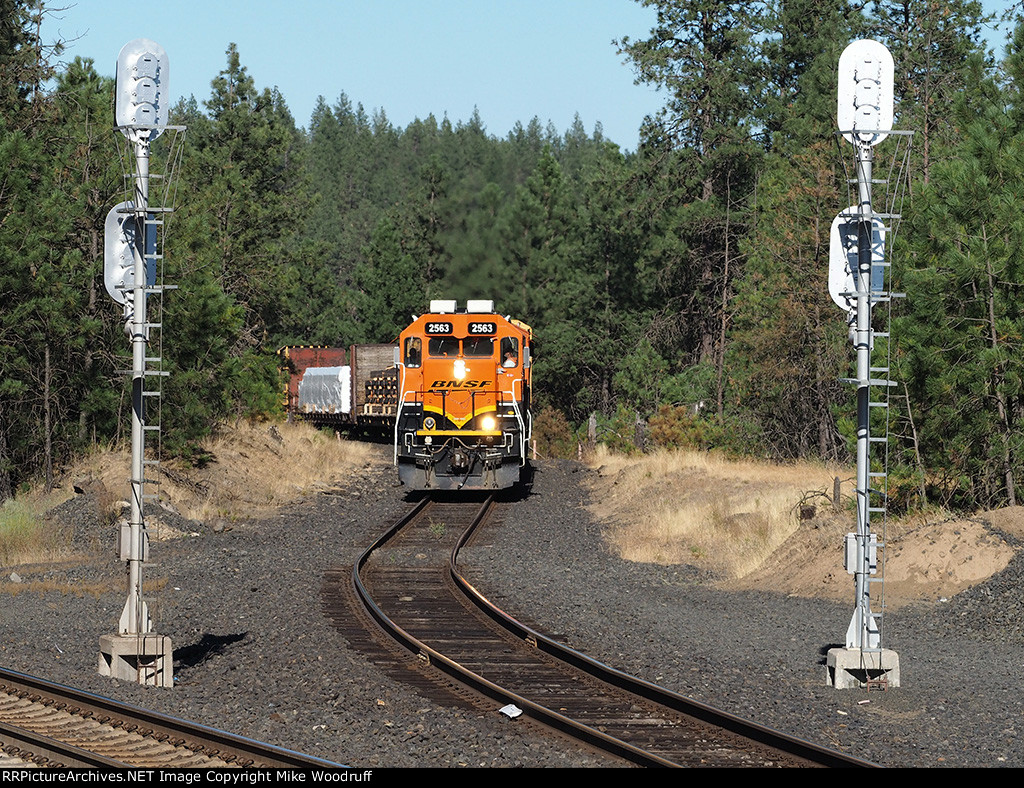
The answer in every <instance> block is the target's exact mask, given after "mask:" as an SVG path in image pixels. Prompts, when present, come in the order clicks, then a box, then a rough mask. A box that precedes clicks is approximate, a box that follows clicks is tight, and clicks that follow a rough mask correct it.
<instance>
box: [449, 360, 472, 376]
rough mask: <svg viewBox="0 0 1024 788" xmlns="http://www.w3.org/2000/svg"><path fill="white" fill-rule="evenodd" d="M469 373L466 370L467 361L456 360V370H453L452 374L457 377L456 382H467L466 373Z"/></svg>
mask: <svg viewBox="0 0 1024 788" xmlns="http://www.w3.org/2000/svg"><path fill="white" fill-rule="evenodd" d="M468 371H469V370H467V369H466V362H465V361H463V360H462V359H461V358H459V359H456V360H455V368H454V369H453V370H452V374H453V375H454V376H455V379H456V380H465V379H466V373H467V372H468Z"/></svg>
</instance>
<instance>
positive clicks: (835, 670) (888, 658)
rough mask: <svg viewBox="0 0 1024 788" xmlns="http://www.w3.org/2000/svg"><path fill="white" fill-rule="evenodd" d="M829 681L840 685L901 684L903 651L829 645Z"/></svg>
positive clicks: (875, 686) (882, 686) (873, 686)
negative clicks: (870, 649) (901, 656)
mask: <svg viewBox="0 0 1024 788" xmlns="http://www.w3.org/2000/svg"><path fill="white" fill-rule="evenodd" d="M826 666H827V669H828V675H827V682H828V684H829V686H831V687H835V688H836V689H869V690H871V689H890V688H892V687H898V686H899V685H900V655H899V654H897V653H896V652H895V651H891V650H890V649H885V648H883V649H880V650H874V651H861V649H859V648H833V649H829V652H828V659H827V661H826Z"/></svg>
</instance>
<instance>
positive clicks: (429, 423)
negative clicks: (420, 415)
mask: <svg viewBox="0 0 1024 788" xmlns="http://www.w3.org/2000/svg"><path fill="white" fill-rule="evenodd" d="M436 424H437V422H435V421H434V417H433V416H427V417H426V418H425V419H424V420H423V429H425V430H432V429H434V426H435V425H436Z"/></svg>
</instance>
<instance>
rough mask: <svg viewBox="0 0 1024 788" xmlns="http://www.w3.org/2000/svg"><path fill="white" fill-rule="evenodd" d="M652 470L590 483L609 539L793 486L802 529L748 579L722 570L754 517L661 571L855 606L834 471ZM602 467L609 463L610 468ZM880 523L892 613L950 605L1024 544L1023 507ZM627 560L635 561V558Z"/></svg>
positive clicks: (682, 553)
mask: <svg viewBox="0 0 1024 788" xmlns="http://www.w3.org/2000/svg"><path fill="white" fill-rule="evenodd" d="M645 461H646V460H640V461H638V464H637V465H635V466H631V465H628V464H627V465H626V466H625V467H624V468H623V467H619V466H618V465H616V466H614V467H611V466H609V465H604V466H601V465H599V467H596V473H594V474H591V490H592V493H593V500H594V501H596V503H595V504H593V505H592V506H591V511H592V513H593V514H594V515H595V516H596V517H597V518H598V519H599V520H600V521H601V522H604V523H606V524H607V525H608V527H609V529H622V528H629V527H630V526H631V524H632V525H636V526H637V528H636V530H637V531H638V532H640V531H643V530H644V529H645V528H648V526H649V522H650V521H651V520H653V519H655V518H661V519H665V518H671V517H672V516H675V517H677V518H679V517H682V516H683V515H682V512H685V510H686V507H688V506H689V507H693V508H706V507H707V506H708V502H709V501H711V500H717V501H721V502H728V501H731V500H735V499H736V497H737V493H742V496H743V497H744V498H745V500H747V501H750V500H753V499H755V498H758V497H760V496H762V495H764V492H765V491H766V490H767V489H769V488H774V489H778V488H780V487H785V486H787V485H788V486H790V487H791V489H792V492H791V496H790V499H791V504H792V510H793V512H794V513H795V514H794V518H793V519H794V520H796V519H797V518H799V525H797V526H795V527H793V526H792V525H791V526H790V528H791V529H792V531H793V532H792V533H790V534H789V535H788V536H785V538H779V539H778V542H779V543H778V546H776V547H774V548H773V549H770V551H766V554H765V556H764V558H763V560H761V561H760V563H759V565H758V566H757V567H756V568H755V569H753V570H752V571H745V572H744V573H743V574H742V576H740V577H737V576H735V575H732V576H730V574H729V573H728V572H725V573H722V572H720V571H719V570H720V568H721V560H720V558H719V559H716V554H717V555H719V556H721V555H723V554H725V553H727V552H729V551H735V550H736V549H737V543H738V542H742V541H744V537H743V534H742V529H744V528H749V529H750V532H751V534H752V533H753V529H754V528H757V527H761V528H762V530H763V521H764V518H763V517H762V516H761V515H760V514H758V513H757V512H756V511H754V510H750V511H739V510H738V511H737V513H735V514H729V515H727V516H725V517H723V518H722V521H721V523H720V524H719V526H718V530H719V531H720V532H721V538H722V541H721V544H720V546H719V547H715V546H714V545H712V546H711V547H708V546H707V538H708V537H707V534H702V538H704V539H705V541H704V542H703V543H702V546H701V550H699V551H697V550H688V549H687V548H686V545H685V544H679V545H677V546H676V547H675V549H673V548H672V546H670V545H663V546H660V547H659V555H661V556H666V558H665V559H664V560H657V561H656V562H657V563H665V564H671V563H683V562H685V563H689V564H692V565H695V566H698V567H699V568H701V569H705V570H708V571H710V572H711V573H713V574H718V575H719V579H718V580H717V581H716V583H715V585H716V586H717V587H719V588H721V589H723V590H763V591H773V592H778V593H783V594H788V595H792V596H797V597H814V598H822V599H828V600H832V601H839V602H842V601H849V600H850V599H851V598H852V594H853V578H852V575H850V574H848V573H847V572H846V569H845V568H844V566H843V539H844V535H845V534H846V533H848V532H851V531H854V530H856V520H855V515H854V514H853V512H852V511H850V510H849V507H846V508H845V509H842V510H840V511H838V512H836V511H834V510H833V508H832V506H831V504H830V501H829V495H828V493H830V492H831V490H830V489H828V485H829V484H830V482H829V481H828V480H829V479H830V478H832V477H830V475H829V474H831V473H833V472H834V469H832V470H830V469H822V468H817V467H815V466H808V467H806V468H802V467H796V468H794V467H793V466H785V467H782V468H778V469H773V468H771V467H770V466H767V465H766V466H765V467H764V469H763V470H761V471H758V470H756V469H751V467H750V465H749V464H743V465H742V466H741V465H739V464H737V465H736V466H735V467H734V469H733V470H730V466H729V465H728V464H725V465H724V466H723V465H715V466H713V467H710V468H706V469H693V468H687V469H685V470H678V469H673V470H671V471H667V472H665V473H663V474H661V475H659V473H658V471H657V470H655V471H654V472H653V473H651V472H649V471H644V470H641V472H637V468H641V469H642V468H643V467H644V466H643V465H642V464H641V463H643V462H645ZM600 462H604V463H608V459H607V458H602V459H601V460H599V463H600ZM847 489H848V488H847ZM847 494H848V492H847ZM808 502H809V505H805V504H808ZM741 508H743V507H742V506H741ZM672 513H675V514H674V515H673V514H672ZM875 518H876V519H875V520H873V521H872V524H873V527H874V528H875V529H876V531H878V533H879V538H880V539H883V540H884V543H885V547H884V549H883V550H882V554H881V556H880V559H879V561H880V564H881V566H882V568H883V569H884V581H885V582H884V584H883V586H882V589H883V592H884V599H885V606H886V607H887V608H889V609H897V608H899V607H902V606H904V605H906V604H908V603H911V602H916V603H920V602H935V601H939V600H943V599H948V598H950V597H952V596H954V595H955V594H957V593H959V592H961V591H963V590H965V589H967V588H969V587H971V586H973V585H976V584H978V583H981V582H984V581H985V580H987V579H988V578H990V577H992V576H993V575H994V574H996V573H997V572H999V571H1001V570H1002V569H1004V568H1005V567H1006V565H1007V564H1008V563H1009V562H1010V559H1011V558H1012V557H1013V555H1014V553H1015V550H1016V549H1018V548H1017V547H1016V546H1015V545H1019V544H1021V543H1022V542H1024V507H1020V506H1018V507H1010V508H1006V509H1001V510H997V511H988V512H980V513H977V514H975V515H974V516H972V517H970V518H964V519H953V518H949V517H948V516H944V515H942V514H935V515H932V516H930V517H926V516H923V515H917V516H915V517H914V518H912V519H906V520H891V519H890V520H889V521H887V522H878V520H877V518H878V515H875ZM648 530H649V528H648ZM663 530H664V529H663ZM710 530H711V531H712V532H713V531H714V529H710ZM738 531H739V533H738ZM616 541H622V540H616ZM619 552H620V554H622V555H623V557H626V558H627V559H628V558H629V557H630V556H629V555H627V554H626V553H627V552H628V551H625V550H620V551H619ZM668 556H674V558H668Z"/></svg>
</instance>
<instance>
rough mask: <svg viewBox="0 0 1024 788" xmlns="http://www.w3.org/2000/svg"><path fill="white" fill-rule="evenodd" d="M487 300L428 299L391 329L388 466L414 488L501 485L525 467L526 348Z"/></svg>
mask: <svg viewBox="0 0 1024 788" xmlns="http://www.w3.org/2000/svg"><path fill="white" fill-rule="evenodd" d="M532 338H533V332H532V331H531V330H530V327H529V326H527V325H526V324H525V323H521V322H519V321H518V320H512V319H510V318H508V317H502V316H501V315H498V314H495V312H494V302H493V301H468V302H467V303H466V308H465V309H464V310H462V309H456V304H455V302H454V301H432V302H431V303H430V314H426V315H423V316H421V317H418V318H416V320H415V321H414V322H413V323H412V325H410V326H409V327H408V328H407V329H405V331H403V332H402V333H401V334H400V335H399V340H398V342H399V348H398V351H397V354H398V359H399V363H398V368H399V369H398V372H399V384H398V391H399V400H398V413H397V418H396V420H395V463H396V464H397V465H398V476H399V478H400V479H401V481H402V483H403V484H404V485H406V486H408V487H411V488H413V489H416V490H463V489H467V490H483V489H496V488H503V487H510V486H512V485H513V484H515V483H516V482H517V481H519V477H520V470H521V469H522V467H523V466H524V465H525V464H526V456H527V446H528V445H529V441H530V433H531V429H532V422H531V416H530V376H531V370H530V346H531V344H532Z"/></svg>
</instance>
